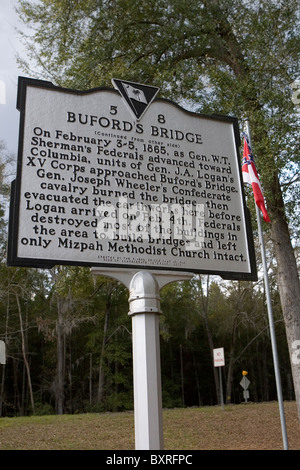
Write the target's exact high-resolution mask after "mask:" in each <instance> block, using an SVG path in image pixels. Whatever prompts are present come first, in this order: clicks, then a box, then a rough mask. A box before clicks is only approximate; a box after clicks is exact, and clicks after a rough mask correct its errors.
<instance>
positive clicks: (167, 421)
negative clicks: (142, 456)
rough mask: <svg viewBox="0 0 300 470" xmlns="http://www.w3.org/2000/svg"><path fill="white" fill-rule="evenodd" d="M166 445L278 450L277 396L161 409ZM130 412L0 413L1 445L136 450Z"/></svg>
mask: <svg viewBox="0 0 300 470" xmlns="http://www.w3.org/2000/svg"><path fill="white" fill-rule="evenodd" d="M284 410H285V419H286V428H287V435H288V441H289V449H290V450H300V425H299V420H298V416H297V407H296V404H295V402H285V404H284ZM163 423H164V450H282V449H283V441H282V431H281V423H280V416H279V408H278V404H277V403H276V402H271V403H260V404H253V403H248V404H241V405H230V406H225V409H224V410H222V408H221V407H217V406H213V407H203V408H178V409H170V410H169V409H167V410H164V411H163ZM134 448H135V443H134V414H133V412H126V413H99V414H96V413H95V414H78V415H63V416H32V417H20V418H0V449H1V450H134Z"/></svg>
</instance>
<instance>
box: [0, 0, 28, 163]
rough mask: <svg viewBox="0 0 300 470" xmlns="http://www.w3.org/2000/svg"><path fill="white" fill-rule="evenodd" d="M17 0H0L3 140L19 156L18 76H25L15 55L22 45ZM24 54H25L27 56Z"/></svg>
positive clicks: (0, 130)
mask: <svg viewBox="0 0 300 470" xmlns="http://www.w3.org/2000/svg"><path fill="white" fill-rule="evenodd" d="M15 4H16V1H15V0H0V44H1V47H0V64H1V65H0V140H3V141H4V143H5V144H6V147H7V150H9V151H10V152H13V153H15V154H16V155H17V150H18V135H19V111H18V110H17V109H16V102H17V86H18V76H19V75H20V76H25V74H24V72H22V70H20V69H19V68H18V66H17V60H16V55H17V53H19V54H20V53H22V50H23V48H22V44H21V42H20V40H19V38H18V36H17V35H16V32H15V28H16V27H20V26H21V24H20V23H19V19H18V15H17V14H16V13H15V11H14V6H15ZM24 57H25V55H24Z"/></svg>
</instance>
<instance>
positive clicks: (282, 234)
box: [270, 181, 300, 420]
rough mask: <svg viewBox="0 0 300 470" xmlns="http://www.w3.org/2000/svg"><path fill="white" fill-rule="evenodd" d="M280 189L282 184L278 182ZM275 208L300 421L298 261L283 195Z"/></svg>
mask: <svg viewBox="0 0 300 470" xmlns="http://www.w3.org/2000/svg"><path fill="white" fill-rule="evenodd" d="M275 183H277V186H278V187H279V182H278V181H276V182H275ZM277 194H279V196H280V197H278V198H277V205H276V207H275V208H274V206H273V207H272V205H271V204H270V208H271V210H270V213H271V215H270V219H271V237H272V241H273V245H274V251H275V256H276V260H277V283H278V289H279V294H280V302H281V308H282V313H283V317H284V323H285V330H286V337H287V343H288V348H289V354H290V361H291V368H292V374H293V382H294V389H295V397H296V401H297V407H298V417H299V420H300V361H299V354H298V356H297V357H296V356H295V352H297V350H296V348H297V345H298V344H299V343H297V341H299V340H300V283H299V277H298V270H297V264H296V258H295V255H294V251H293V247H292V244H291V239H290V234H289V229H288V224H287V221H286V219H285V216H284V210H283V209H284V207H283V200H282V196H281V193H279V190H278V192H277Z"/></svg>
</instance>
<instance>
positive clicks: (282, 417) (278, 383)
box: [246, 119, 288, 450]
mask: <svg viewBox="0 0 300 470" xmlns="http://www.w3.org/2000/svg"><path fill="white" fill-rule="evenodd" d="M246 128H247V135H248V138H249V143H250V146H251V147H252V145H251V135H250V127H249V120H248V119H246ZM255 208H256V218H257V226H258V234H259V241H260V246H261V257H262V263H263V271H264V282H265V290H266V299H267V309H268V318H269V327H270V335H271V344H272V352H273V362H274V370H275V379H276V387H277V397H278V405H279V412H280V421H281V430H282V438H283V446H284V449H285V450H288V439H287V433H286V424H285V415H284V408H283V399H282V388H281V379H280V372H279V362H278V353H277V344H276V335H275V327H274V319H273V310H272V302H271V296H270V288H269V279H268V272H267V262H266V254H265V244H264V237H263V231H262V224H261V215H260V211H259V208H258V207H257V205H256V204H255Z"/></svg>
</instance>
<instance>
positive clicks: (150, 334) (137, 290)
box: [129, 271, 163, 450]
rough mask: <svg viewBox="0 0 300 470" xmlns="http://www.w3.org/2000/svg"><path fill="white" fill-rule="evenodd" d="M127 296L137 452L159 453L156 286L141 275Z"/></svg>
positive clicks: (160, 445)
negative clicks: (154, 451)
mask: <svg viewBox="0 0 300 470" xmlns="http://www.w3.org/2000/svg"><path fill="white" fill-rule="evenodd" d="M129 292H130V297H129V306H130V310H129V315H131V317H132V341H133V382H134V417H135V443H136V450H162V449H163V422H162V397H161V371H160V345H159V314H160V313H161V312H160V295H159V286H158V283H157V281H156V279H155V278H154V277H153V276H152V275H151V274H150V273H149V272H147V271H140V272H138V273H136V274H135V275H134V276H133V278H132V280H131V283H130V286H129Z"/></svg>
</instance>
